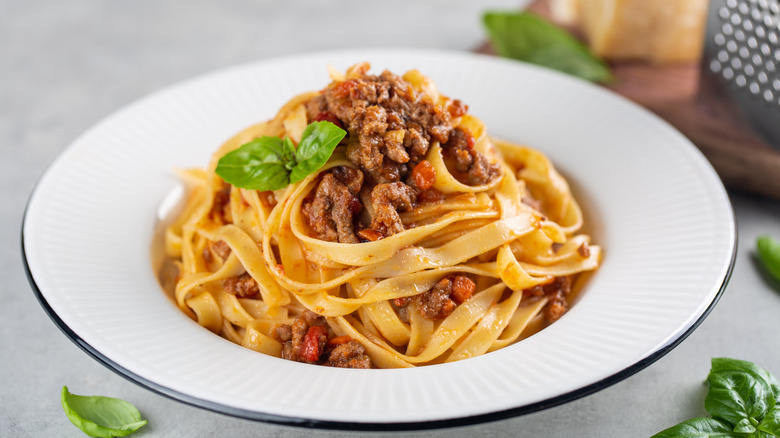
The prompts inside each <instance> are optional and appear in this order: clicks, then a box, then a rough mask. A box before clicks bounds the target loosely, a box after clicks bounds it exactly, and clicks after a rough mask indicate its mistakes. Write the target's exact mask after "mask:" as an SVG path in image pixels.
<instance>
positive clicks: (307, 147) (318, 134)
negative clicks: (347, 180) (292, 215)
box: [290, 121, 347, 183]
mask: <svg viewBox="0 0 780 438" xmlns="http://www.w3.org/2000/svg"><path fill="white" fill-rule="evenodd" d="M346 135H347V131H345V130H343V129H341V128H339V127H338V126H336V125H334V124H333V123H331V122H324V121H323V122H314V123H310V124H309V125H308V126H306V128H305V129H304V130H303V134H302V135H301V142H300V143H298V147H297V148H296V149H295V161H296V162H297V165H296V166H295V167H293V168H292V171H291V172H290V182H291V183H296V182H298V181H300V180H302V179H304V178H306V177H307V176H308V175H310V174H312V173H314V172H316V171H317V170H318V169H319V168H320V167H322V166H324V165H325V163H326V162H327V161H328V159H329V158H330V156H331V155H332V154H333V150H334V149H336V146H338V144H339V142H340V141H341V140H342V139H343V138H344V136H346Z"/></svg>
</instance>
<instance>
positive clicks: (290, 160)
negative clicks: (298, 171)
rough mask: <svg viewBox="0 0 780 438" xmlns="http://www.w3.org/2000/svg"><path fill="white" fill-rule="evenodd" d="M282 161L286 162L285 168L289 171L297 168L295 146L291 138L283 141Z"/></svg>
mask: <svg viewBox="0 0 780 438" xmlns="http://www.w3.org/2000/svg"><path fill="white" fill-rule="evenodd" d="M282 161H284V167H285V169H287V170H292V168H293V167H295V145H294V144H293V142H292V140H290V137H286V138H285V139H284V140H283V141H282Z"/></svg>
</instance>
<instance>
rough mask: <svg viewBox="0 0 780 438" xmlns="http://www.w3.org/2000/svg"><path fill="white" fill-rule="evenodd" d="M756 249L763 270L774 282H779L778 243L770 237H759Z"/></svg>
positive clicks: (779, 243) (779, 249)
mask: <svg viewBox="0 0 780 438" xmlns="http://www.w3.org/2000/svg"><path fill="white" fill-rule="evenodd" d="M756 248H757V249H758V258H759V260H761V263H762V264H763V265H764V268H766V270H767V272H769V274H770V275H771V276H772V277H773V278H774V279H775V280H777V281H780V242H778V241H777V240H775V239H773V238H772V237H771V236H760V237H759V238H758V239H757V241H756Z"/></svg>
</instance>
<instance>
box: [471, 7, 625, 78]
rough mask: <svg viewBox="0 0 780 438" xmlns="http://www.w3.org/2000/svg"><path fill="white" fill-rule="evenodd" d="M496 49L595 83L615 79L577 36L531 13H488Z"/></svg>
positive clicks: (502, 53)
mask: <svg viewBox="0 0 780 438" xmlns="http://www.w3.org/2000/svg"><path fill="white" fill-rule="evenodd" d="M483 22H484V25H485V28H486V29H487V31H488V36H489V37H490V41H491V43H492V44H493V47H494V48H495V49H496V52H497V53H498V54H499V55H501V56H503V57H506V58H512V59H517V60H520V61H526V62H531V63H534V64H537V65H541V66H544V67H549V68H552V69H555V70H559V71H562V72H564V73H568V74H571V75H574V76H577V77H580V78H582V79H586V80H589V81H594V82H613V81H614V80H615V78H614V76H613V75H612V73H611V72H610V70H609V67H608V66H607V64H606V63H604V61H602V60H600V59H598V58H597V57H596V56H594V55H593V53H591V51H590V50H589V49H588V48H587V47H586V46H585V45H584V44H582V43H581V42H580V41H578V40H577V39H576V38H574V37H573V36H571V35H570V34H569V33H568V32H566V31H565V30H563V29H561V28H559V27H557V26H555V25H554V24H552V23H550V22H548V21H546V20H544V19H542V18H540V17H538V16H536V15H534V14H532V13H528V12H521V13H517V12H488V13H486V14H485V15H484V17H483Z"/></svg>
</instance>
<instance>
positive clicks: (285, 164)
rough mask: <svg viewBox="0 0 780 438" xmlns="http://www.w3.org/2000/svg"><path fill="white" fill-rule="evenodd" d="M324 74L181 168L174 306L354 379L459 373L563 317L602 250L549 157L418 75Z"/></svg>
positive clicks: (252, 344)
mask: <svg viewBox="0 0 780 438" xmlns="http://www.w3.org/2000/svg"><path fill="white" fill-rule="evenodd" d="M331 78H332V82H330V84H328V85H327V86H326V87H325V88H324V89H323V90H321V91H315V92H310V93H305V94H302V95H299V96H296V97H294V98H292V100H290V101H289V102H288V103H287V104H285V105H284V106H283V107H282V108H281V109H280V110H279V113H278V114H277V115H276V116H275V117H274V118H273V119H271V120H269V121H267V122H263V123H260V124H257V125H255V126H251V127H249V128H247V129H246V130H244V131H243V132H240V133H238V134H237V135H235V136H234V137H233V138H232V139H230V140H229V141H227V142H226V143H225V144H224V145H223V146H222V147H221V148H219V150H217V152H216V153H215V154H214V156H213V158H212V161H211V163H210V165H209V167H208V169H207V170H200V169H195V170H187V171H182V172H181V174H182V177H183V179H184V180H186V181H187V182H188V183H189V184H188V185H189V188H190V189H189V192H188V193H189V194H188V198H187V201H186V204H185V205H184V206H183V207H182V209H181V211H180V213H179V214H178V215H177V216H176V218H175V219H174V220H173V222H172V223H171V224H170V226H169V227H168V228H167V229H166V231H165V251H166V254H167V256H168V257H169V258H170V259H172V260H173V261H174V263H175V265H176V267H177V268H178V275H177V276H176V280H175V291H174V297H175V300H176V303H177V304H178V306H179V307H180V308H181V310H182V311H183V312H185V313H186V314H187V315H189V316H190V317H191V318H192V319H194V320H195V321H197V322H198V323H199V324H200V325H202V326H203V327H205V328H207V329H209V330H211V331H213V332H214V333H217V334H219V335H221V336H223V337H224V338H226V339H228V340H230V341H233V342H235V343H237V344H240V345H242V346H244V347H247V348H250V349H252V350H255V351H258V352H262V353H265V354H269V355H273V356H277V357H281V358H284V359H289V360H294V361H299V362H305V363H312V364H319V365H327V366H336V367H349V368H398V367H413V366H419V365H429V364H437V363H443V362H450V361H456V360H461V359H466V358H469V357H473V356H476V355H481V354H484V353H487V352H490V351H493V350H496V349H499V348H502V347H505V346H507V345H510V344H512V343H514V342H517V341H518V340H520V339H523V338H525V337H527V336H529V335H530V334H532V333H534V332H536V331H538V330H539V329H541V328H543V327H544V326H546V325H547V324H549V323H551V322H554V321H555V320H557V319H558V318H560V317H561V316H562V315H563V314H564V313H565V312H566V310H567V308H568V306H569V302H570V300H571V297H572V296H573V295H574V293H572V290H576V289H577V287H578V286H577V283H578V282H580V281H581V280H582V278H583V276H582V275H581V274H582V273H583V272H585V271H590V270H593V269H595V268H596V267H597V266H598V263H599V254H600V249H599V247H598V246H596V245H592V244H591V243H590V238H589V236H587V235H585V234H582V233H580V229H581V227H582V225H583V218H582V213H581V210H580V208H579V206H578V204H577V202H576V201H575V199H574V198H573V197H572V194H571V192H570V189H569V186H568V184H567V182H566V181H565V180H564V179H563V178H562V177H561V175H560V174H559V173H558V172H556V170H555V169H554V167H553V165H552V164H551V163H550V161H549V160H548V159H547V158H546V157H545V156H544V155H543V154H542V153H540V152H538V151H536V150H534V149H531V148H528V147H523V146H519V145H514V144H510V143H508V142H505V141H501V140H498V139H495V138H491V137H490V136H488V135H487V133H486V129H485V126H484V125H483V123H482V122H481V121H480V120H479V119H477V118H476V117H474V116H472V115H470V114H469V113H468V107H467V106H466V105H465V104H464V103H463V102H461V101H460V100H453V99H450V98H448V97H446V96H444V95H442V94H440V93H439V92H438V91H437V88H436V86H435V84H434V83H433V82H432V81H431V80H430V79H429V78H427V77H425V76H423V75H422V74H421V73H420V72H418V71H416V70H412V71H409V72H407V73H405V74H404V75H403V76H398V75H396V74H394V73H391V72H389V71H384V72H382V73H381V74H379V75H372V74H370V73H369V65H368V64H367V63H364V64H357V65H355V66H353V67H351V68H349V69H348V70H347V71H346V73H344V74H341V73H337V72H331ZM333 132H340V133H341V134H340V135H339V136H336V137H334V136H333V134H332V133H333ZM328 144H330V148H328V147H327V146H328ZM252 148H254V149H252ZM317 160H320V162H316V161H317ZM231 181H232V182H231Z"/></svg>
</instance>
